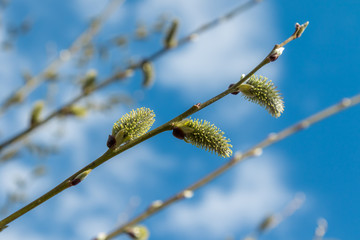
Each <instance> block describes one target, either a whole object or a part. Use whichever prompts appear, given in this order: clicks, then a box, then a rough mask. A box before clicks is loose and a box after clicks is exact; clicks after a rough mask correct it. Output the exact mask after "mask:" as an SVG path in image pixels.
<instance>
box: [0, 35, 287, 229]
mask: <svg viewBox="0 0 360 240" xmlns="http://www.w3.org/2000/svg"><path fill="white" fill-rule="evenodd" d="M289 42H290V41H289ZM270 53H271V52H270ZM264 65H265V64H264V63H263V62H261V63H260V64H259V65H258V66H256V67H255V68H254V69H259V68H260V67H262V66H264ZM259 66H260V67H259ZM251 72H254V70H252V71H251ZM240 81H241V80H240ZM240 81H239V82H240ZM239 82H238V83H237V84H239ZM231 89H232V88H230V89H228V90H226V91H224V92H222V93H220V94H219V95H217V96H216V97H214V98H212V99H210V100H208V101H206V102H204V103H202V104H201V103H198V104H196V105H194V106H192V107H191V108H189V109H188V110H187V111H185V112H184V113H182V114H180V115H179V116H177V117H175V118H173V119H172V120H170V121H168V122H167V123H165V124H163V125H161V126H159V127H158V128H156V129H154V130H152V131H150V132H148V133H146V134H144V135H142V136H140V137H138V138H136V139H134V140H132V141H130V142H129V143H127V144H125V145H122V146H120V147H118V148H116V149H114V150H113V149H109V150H108V151H106V152H105V153H104V154H103V155H102V156H101V157H99V158H98V159H96V160H95V161H93V162H92V163H90V164H89V165H87V166H86V167H84V168H83V169H81V170H79V171H78V172H76V173H75V174H73V175H72V176H70V177H69V178H67V179H66V180H65V181H63V182H62V183H60V184H59V185H58V186H56V187H55V188H54V189H52V190H50V191H49V192H48V193H46V194H44V195H43V196H41V197H39V198H38V199H36V200H35V201H33V202H32V203H30V204H28V205H26V206H25V207H23V208H21V209H19V210H18V211H16V212H14V213H13V214H11V215H10V216H8V217H6V218H5V219H3V220H1V221H0V229H1V228H4V227H6V225H7V224H8V223H10V222H12V221H14V220H15V219H17V218H19V217H20V216H22V215H24V214H25V213H27V212H29V211H30V210H31V209H33V208H35V207H37V206H39V205H40V204H42V203H43V202H45V201H46V200H48V199H50V198H52V197H54V196H55V195H57V194H59V193H60V192H62V191H63V190H65V189H67V188H68V187H70V186H72V185H71V184H69V182H70V183H71V182H72V180H74V179H76V178H77V176H79V174H82V173H84V172H86V171H89V170H93V169H94V168H96V167H97V166H99V165H101V164H103V163H104V162H106V161H107V160H109V159H111V158H112V157H114V156H116V155H118V154H120V153H122V152H124V151H126V150H127V149H129V148H132V147H133V146H135V145H137V144H139V143H141V142H143V141H145V140H147V139H149V138H151V137H154V136H156V135H158V134H159V133H162V132H164V131H168V130H171V129H172V128H173V124H174V123H176V122H178V121H181V120H182V119H184V118H186V117H188V116H190V115H192V114H194V113H196V112H198V111H200V110H201V109H203V108H205V107H207V106H209V105H210V104H212V103H214V102H216V101H218V100H220V99H221V98H223V97H225V96H226V95H228V94H229V93H231V91H230V90H231ZM193 188H194V189H196V188H198V186H197V185H196V184H195V185H194V186H193ZM190 190H192V188H190Z"/></svg>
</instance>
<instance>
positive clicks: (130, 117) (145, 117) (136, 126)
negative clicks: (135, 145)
mask: <svg viewBox="0 0 360 240" xmlns="http://www.w3.org/2000/svg"><path fill="white" fill-rule="evenodd" d="M154 122H155V113H154V111H153V110H150V109H149V108H144V107H142V108H138V109H136V110H132V111H131V112H130V113H127V114H125V115H124V116H122V117H121V118H120V119H119V120H118V121H117V122H116V123H114V126H113V128H112V135H113V136H114V137H115V136H116V134H117V133H118V132H119V131H120V130H123V132H124V138H125V139H124V140H133V139H135V138H137V137H139V136H141V135H143V134H145V133H146V132H147V131H149V129H150V128H151V126H152V125H153V123H154Z"/></svg>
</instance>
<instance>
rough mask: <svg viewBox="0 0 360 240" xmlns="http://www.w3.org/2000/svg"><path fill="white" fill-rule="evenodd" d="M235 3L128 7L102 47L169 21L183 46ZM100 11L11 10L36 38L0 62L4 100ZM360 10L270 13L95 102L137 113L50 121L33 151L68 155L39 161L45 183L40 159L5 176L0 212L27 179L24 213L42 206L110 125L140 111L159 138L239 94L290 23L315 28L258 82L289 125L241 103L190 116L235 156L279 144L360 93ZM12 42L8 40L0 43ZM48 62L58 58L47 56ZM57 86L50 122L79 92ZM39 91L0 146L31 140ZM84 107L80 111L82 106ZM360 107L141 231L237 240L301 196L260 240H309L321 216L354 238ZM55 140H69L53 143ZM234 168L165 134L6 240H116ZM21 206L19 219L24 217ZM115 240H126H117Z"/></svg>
mask: <svg viewBox="0 0 360 240" xmlns="http://www.w3.org/2000/svg"><path fill="white" fill-rule="evenodd" d="M239 3H241V1H235V0H231V1H220V0H211V1H205V0H196V1H190V0H186V1H165V0H142V1H140V0H138V1H126V2H125V4H124V5H123V6H121V7H120V8H119V10H118V11H116V12H115V14H114V15H113V16H112V17H111V18H110V19H109V21H108V22H107V23H106V25H105V26H104V28H103V29H102V30H101V33H100V35H99V36H97V37H96V38H95V42H96V43H103V42H105V41H108V39H111V38H112V37H114V36H116V35H118V34H128V35H130V34H132V32H133V30H134V27H135V26H136V23H137V20H138V21H141V22H143V23H144V24H146V25H148V26H151V25H152V24H153V23H154V22H155V20H156V18H157V17H158V16H159V15H160V14H162V13H164V12H165V13H168V14H169V15H170V16H171V17H176V18H178V19H179V21H180V30H179V36H180V37H182V36H185V35H186V34H187V33H189V32H191V31H192V30H194V29H196V28H197V27H198V26H200V25H201V24H203V23H205V22H207V21H209V20H211V19H213V18H214V17H217V16H220V15H221V14H223V13H225V12H226V11H228V10H230V9H231V8H233V7H234V6H236V5H237V4H239ZM104 5H105V4H104V1H97V0H91V1H89V0H87V1H85V0H76V1H71V2H66V1H46V2H42V3H41V5H40V4H36V3H31V2H28V1H13V2H11V4H10V6H9V8H8V9H6V10H5V12H4V14H3V16H2V19H3V20H4V21H5V22H13V23H19V22H21V19H24V18H25V17H27V16H29V17H31V18H32V19H33V22H34V24H33V28H32V30H31V31H30V32H29V33H27V34H26V35H24V36H21V37H20V38H19V39H17V41H16V43H15V48H14V49H13V50H12V51H2V52H1V53H0V64H1V67H0V83H1V88H0V98H1V100H2V99H4V98H5V97H6V96H7V94H8V93H9V92H11V91H12V90H13V89H16V88H17V86H20V85H21V84H22V79H21V71H23V70H24V69H25V70H31V72H32V73H38V72H39V71H41V70H42V69H44V67H46V65H47V64H48V63H49V59H51V58H53V57H54V56H53V55H51V54H50V56H49V49H52V50H51V51H52V52H59V51H60V50H61V49H65V48H67V47H68V46H69V45H70V44H71V42H72V41H73V40H74V39H75V38H76V37H77V36H78V35H79V34H80V33H81V32H82V31H83V30H84V29H85V28H86V26H87V23H88V20H89V19H90V18H91V17H92V16H94V15H96V14H97V13H98V12H99V10H101V9H102V8H103V7H104ZM359 10H360V3H359V2H357V1H346V2H341V3H339V2H338V1H333V0H330V1H308V0H305V1H285V0H279V1H270V0H268V1H264V2H261V3H260V4H258V5H257V6H256V7H254V8H252V9H250V10H249V11H247V12H246V13H244V14H242V15H240V16H238V17H236V18H235V19H233V20H231V21H230V22H226V23H224V24H222V25H220V26H218V27H216V28H214V29H213V30H211V31H208V32H206V33H204V34H202V35H200V36H199V38H198V39H197V40H196V41H194V42H193V43H190V44H188V45H186V46H183V47H181V48H179V49H175V50H174V51H171V52H169V53H168V54H166V55H164V56H163V57H161V58H160V59H158V60H157V61H156V62H154V67H155V70H156V79H155V82H154V85H153V87H152V88H150V89H148V90H144V89H142V88H141V81H142V76H141V73H140V72H135V73H134V76H133V77H131V78H130V79H128V80H126V81H125V82H124V83H116V84H113V85H111V86H109V87H107V88H106V89H103V90H102V91H99V92H96V93H95V94H93V95H92V96H91V98H89V99H90V100H93V101H96V102H101V101H105V100H106V96H109V95H110V94H127V95H128V96H130V97H132V98H134V100H135V103H134V105H132V106H125V105H119V106H117V107H115V108H113V109H112V110H111V111H108V112H105V113H100V112H96V111H94V112H91V113H89V115H88V116H87V117H86V118H84V119H74V118H71V119H61V120H55V121H52V122H50V123H49V124H47V125H46V130H45V129H41V130H38V131H36V132H35V133H34V134H32V135H31V139H32V141H34V142H37V143H44V144H45V143H49V142H50V143H56V145H57V146H58V147H59V148H61V149H62V150H61V151H60V152H59V153H58V154H57V155H53V156H51V157H49V158H48V159H47V160H46V161H45V162H46V165H47V167H48V168H47V175H45V176H44V177H41V178H38V179H36V180H31V170H32V169H33V168H34V167H35V166H36V165H37V164H39V163H41V162H42V161H40V160H39V159H37V158H36V157H33V156H31V155H29V154H27V153H26V152H25V153H24V154H23V155H20V156H19V157H17V158H15V159H14V160H12V161H9V162H6V163H1V165H0V183H1V187H0V203H2V202H4V201H5V195H6V193H7V192H9V191H12V190H14V189H16V184H15V183H14V182H15V180H16V179H17V178H18V177H19V176H20V177H21V178H23V179H25V180H29V181H30V183H31V184H29V185H28V187H27V188H26V193H27V196H28V201H30V200H32V199H34V198H35V197H38V196H40V195H41V194H43V193H45V192H46V191H47V190H49V189H50V188H51V187H53V186H55V185H56V184H57V183H59V182H60V181H62V180H63V179H65V178H67V177H68V176H70V175H71V174H73V173H74V172H75V171H77V170H78V169H80V168H81V167H83V166H84V165H86V164H87V163H89V162H90V161H93V160H94V159H96V158H97V157H98V156H100V155H101V154H102V153H103V152H104V151H106V144H105V143H106V140H107V136H108V134H110V132H111V127H112V124H113V123H114V122H115V121H116V120H117V119H118V118H119V117H121V116H122V115H123V114H124V113H126V112H129V111H130V110H131V109H132V108H136V107H142V106H145V107H149V108H151V109H153V110H154V111H155V113H156V115H157V116H156V122H155V124H154V127H155V126H159V125H161V124H162V123H164V122H166V121H168V120H169V119H171V118H173V117H174V116H176V115H178V114H180V113H181V112H183V111H184V110H186V109H187V108H189V106H191V105H192V104H194V103H197V102H202V101H205V100H207V99H209V98H211V97H213V96H214V95H216V94H217V93H220V92H222V91H223V90H224V89H226V88H227V86H228V85H229V84H230V83H233V82H236V81H238V79H239V78H240V76H241V74H243V73H247V72H248V71H249V70H251V69H252V68H253V67H254V66H256V64H257V63H259V62H260V61H261V60H262V58H263V57H264V56H266V54H267V53H268V52H269V51H270V50H271V49H272V47H273V45H274V44H276V43H280V42H282V41H283V40H284V39H286V38H287V37H288V36H289V35H290V34H291V33H292V32H293V30H294V24H295V23H296V22H299V23H303V22H305V21H309V22H310V25H309V27H308V29H307V30H306V32H305V33H304V35H303V36H302V37H301V38H300V39H297V40H295V41H294V42H291V43H290V44H288V45H287V46H286V47H285V51H284V53H283V55H282V56H281V57H280V58H279V59H278V60H277V61H276V62H275V63H272V64H269V65H267V66H265V67H264V68H263V69H261V70H260V71H259V72H258V74H261V75H264V76H266V77H268V78H269V79H272V80H273V82H274V83H275V84H276V85H277V86H278V89H279V90H280V91H281V93H282V95H283V96H284V101H285V112H284V113H283V115H282V116H281V117H280V118H278V119H275V118H273V117H271V116H270V115H269V114H268V113H267V112H266V111H265V110H264V109H262V108H261V107H259V106H257V105H255V104H253V103H248V102H246V101H245V100H244V99H243V98H242V97H240V96H239V95H237V96H233V95H231V96H227V97H226V98H224V99H222V100H221V101H219V102H217V103H215V104H213V105H211V106H209V107H208V108H206V109H204V110H202V111H201V112H199V113H197V114H196V115H194V117H195V118H203V119H206V120H208V121H210V122H212V123H214V124H216V125H217V126H218V127H219V128H221V129H222V130H223V131H224V132H225V133H226V136H228V137H229V138H230V139H231V142H232V145H233V146H234V147H233V150H234V151H245V150H246V149H248V148H249V147H251V146H252V145H254V144H256V143H257V142H259V141H260V140H262V139H264V138H265V137H266V136H267V135H268V134H269V133H271V132H276V131H279V130H281V129H283V128H284V127H287V126H289V125H291V124H293V123H295V122H297V121H299V120H300V119H302V118H304V117H306V116H309V115H310V114H313V113H315V112H317V111H319V110H321V109H323V108H325V107H327V106H329V105H331V104H334V103H336V102H338V101H340V100H341V99H342V98H344V97H350V96H352V95H355V94H357V93H358V92H359V91H360V83H359V81H358V56H359V55H360V46H359V42H360V41H359V40H360V34H359V31H358V29H359V27H358V26H357V24H358V22H360V21H359V20H360V19H359V18H360V16H359V14H358V13H359ZM5 38H6V33H5V31H4V29H3V28H1V30H0V40H3V39H5ZM161 42H162V38H161V35H159V34H157V35H156V34H155V35H152V36H151V37H150V38H149V39H148V40H147V41H139V42H134V43H132V44H131V45H130V49H129V51H128V52H126V53H124V52H121V51H119V50H114V52H112V53H111V54H110V58H109V60H108V61H100V60H99V59H94V60H93V61H91V62H90V63H89V64H88V65H86V66H85V67H83V68H82V69H81V70H82V71H83V72H85V71H86V70H87V69H89V68H95V69H97V71H98V74H99V77H100V78H101V79H103V78H105V77H107V76H109V75H110V74H111V73H112V71H113V70H114V69H115V68H116V67H121V66H122V65H121V64H123V62H124V60H123V56H125V55H129V54H131V55H132V56H134V58H135V59H141V58H142V57H144V56H145V57H146V56H149V55H150V54H151V53H152V52H154V51H156V50H157V49H159V48H160V47H161ZM51 51H50V52H51ZM71 63H72V62H70V63H69V64H66V65H64V66H63V68H61V70H62V71H63V72H64V73H65V74H64V76H69V75H70V76H71V74H73V73H74V72H75V69H74V68H73V67H71V66H72V64H71ZM70 81H71V78H69V77H66V78H65V79H64V81H63V82H62V83H60V87H61V91H57V92H55V93H56V95H55V96H56V97H55V101H54V105H53V106H49V107H48V108H46V110H45V113H49V112H51V110H52V109H54V108H55V107H56V106H59V105H61V103H63V102H65V101H66V100H68V99H71V97H72V96H75V95H76V94H77V93H79V92H80V89H77V88H74V86H73V85H72V86H69V84H68V83H69V82H70ZM47 90H48V89H47V88H46V87H42V88H40V89H39V90H37V91H35V92H34V93H33V94H32V95H30V98H29V101H27V102H25V104H23V105H22V106H20V107H18V108H14V109H13V110H11V111H10V112H9V114H8V115H5V116H2V117H1V119H0V131H1V135H0V138H1V140H3V139H6V138H7V137H9V136H12V135H13V134H14V133H16V132H18V131H20V130H21V129H24V128H25V127H26V126H27V124H28V121H29V120H28V119H29V111H30V109H31V107H32V104H33V101H35V100H38V99H41V98H43V97H44V96H45V93H46V91H47ZM83 103H86V102H83ZM358 119H359V107H354V108H352V109H349V110H347V111H345V112H342V113H341V114H339V115H336V116H334V117H332V118H330V119H327V120H325V121H324V122H322V123H320V124H317V125H315V126H313V127H311V128H309V129H307V130H306V131H303V132H301V133H298V134H296V135H294V136H291V137H290V138H289V139H287V140H285V141H282V142H280V143H277V144H276V145H274V146H271V147H270V148H268V149H265V150H264V152H263V154H262V155H261V156H260V157H257V158H253V159H251V160H247V161H245V162H244V163H241V164H239V165H238V166H236V167H235V168H234V169H232V170H230V171H229V172H228V173H227V174H226V175H223V176H221V177H220V178H218V179H216V180H215V181H213V182H212V183H211V184H209V185H207V186H205V187H204V188H202V189H200V190H199V191H197V192H195V195H194V197H193V198H191V199H188V200H185V201H183V202H180V203H177V204H175V205H173V206H171V207H170V208H168V209H166V210H165V211H163V212H161V213H159V214H157V215H155V216H153V217H151V218H150V219H148V220H146V221H145V222H144V223H143V224H145V225H146V226H147V227H148V228H149V229H150V232H151V238H150V239H160V240H161V239H169V238H170V239H175V240H176V239H184V238H185V239H209V240H212V239H225V238H226V237H229V236H233V237H234V239H242V238H243V237H244V236H246V234H248V233H249V232H251V231H252V230H253V229H254V228H256V226H257V224H258V223H259V222H260V221H261V220H262V219H263V218H264V217H265V216H266V215H267V214H271V213H274V212H278V211H281V209H282V208H283V207H284V206H285V205H286V204H287V203H288V202H289V201H290V200H291V199H292V198H293V197H294V196H295V194H296V193H297V192H304V193H305V195H306V201H305V203H304V205H303V206H302V207H301V208H300V209H299V210H298V211H297V212H295V213H294V215H292V216H290V217H289V218H288V219H286V220H285V221H284V222H282V223H281V224H280V225H279V226H278V227H276V228H275V229H273V230H272V231H269V232H267V233H266V234H265V235H264V236H263V237H262V238H263V239H293V240H300V239H301V240H302V239H311V238H312V236H313V233H314V229H315V228H316V222H317V219H318V218H320V217H323V218H325V219H326V220H327V221H328V225H329V228H328V233H327V234H326V237H329V238H336V239H359V238H360V232H359V230H358V229H359V224H358V223H359V222H360V217H359V216H360V207H359V205H358V202H360V192H359V187H358V186H359V183H360V178H359V173H360V164H359V156H360V150H359V147H358V142H359V137H360V129H359V128H360V127H359V125H358ZM59 133H61V137H59ZM225 162H226V159H220V158H218V157H217V156H215V155H212V154H210V153H208V152H205V151H203V150H200V149H197V148H196V147H194V146H191V145H189V144H186V143H185V142H182V141H179V140H177V139H175V138H174V137H173V136H172V135H171V133H170V132H166V133H163V134H161V135H158V136H156V137H154V138H153V139H150V140H149V141H146V142H144V143H142V144H141V145H139V146H136V147H135V148H133V149H131V150H129V151H127V152H125V153H124V154H121V155H119V156H117V157H115V158H114V159H112V160H110V161H109V162H107V163H106V164H104V165H103V166H101V167H99V168H98V169H96V170H94V171H93V172H92V173H91V174H90V175H89V177H88V178H87V179H86V181H84V182H83V183H81V184H80V185H78V186H77V187H76V188H73V189H69V190H67V191H65V192H63V193H62V194H60V195H59V196H56V197H55V198H53V199H51V200H49V201H48V202H46V203H45V204H43V205H42V206H40V207H38V208H36V209H35V210H33V211H32V212H30V213H28V214H26V215H25V216H24V217H22V218H20V219H18V220H16V221H15V222H13V223H12V224H11V225H10V227H9V228H8V229H6V231H4V232H2V233H1V235H0V236H1V239H2V238H4V239H20V238H23V237H24V236H26V238H27V239H90V238H92V237H94V236H96V235H97V234H98V233H99V232H109V231H111V230H112V229H114V228H115V227H116V226H118V225H119V224H120V223H122V222H124V220H126V219H127V217H132V216H134V215H135V214H136V213H139V212H141V211H143V210H144V209H145V208H146V207H147V206H148V205H149V204H150V203H151V202H152V201H154V200H157V199H166V198H168V197H170V196H171V195H173V194H175V193H176V192H178V191H180V190H182V189H184V188H185V187H187V186H188V185H190V184H191V183H193V182H194V181H196V180H198V179H199V178H201V177H202V176H204V175H205V174H207V173H209V172H210V171H212V170H214V169H216V168H217V167H219V166H221V165H222V164H224V163H225ZM21 206H22V204H18V205H16V206H14V207H13V209H12V210H16V209H17V208H19V207H21ZM119 239H126V237H120V238H119Z"/></svg>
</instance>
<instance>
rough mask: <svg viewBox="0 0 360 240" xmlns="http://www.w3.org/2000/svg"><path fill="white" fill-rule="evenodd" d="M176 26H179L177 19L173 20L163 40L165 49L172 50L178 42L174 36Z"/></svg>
mask: <svg viewBox="0 0 360 240" xmlns="http://www.w3.org/2000/svg"><path fill="white" fill-rule="evenodd" d="M178 26H179V21H178V20H177V19H174V20H173V21H172V23H171V26H170V28H169V30H168V31H167V33H166V36H165V39H164V45H165V47H166V48H173V47H176V46H177V44H178V41H177V36H176V35H177V30H178Z"/></svg>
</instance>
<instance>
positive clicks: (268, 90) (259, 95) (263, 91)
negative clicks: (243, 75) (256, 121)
mask: <svg viewBox="0 0 360 240" xmlns="http://www.w3.org/2000/svg"><path fill="white" fill-rule="evenodd" d="M239 90H240V91H241V92H242V93H243V94H244V96H245V98H246V99H248V100H249V101H251V102H254V103H256V104H259V105H260V106H262V107H265V109H266V110H267V111H268V112H269V113H270V114H271V115H272V116H274V117H276V118H277V117H280V115H281V113H282V112H283V111H284V101H283V100H282V99H283V98H282V97H281V95H280V92H279V91H278V90H276V87H275V86H274V84H273V83H272V82H271V80H268V79H267V78H266V77H263V76H255V75H252V76H251V77H250V78H249V80H247V81H246V82H245V83H244V84H242V85H240V86H239Z"/></svg>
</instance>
